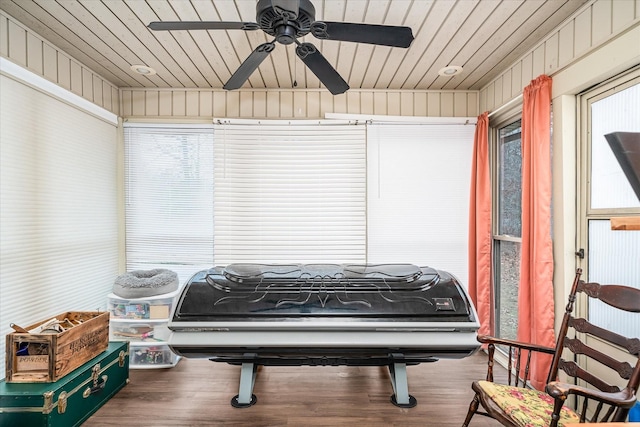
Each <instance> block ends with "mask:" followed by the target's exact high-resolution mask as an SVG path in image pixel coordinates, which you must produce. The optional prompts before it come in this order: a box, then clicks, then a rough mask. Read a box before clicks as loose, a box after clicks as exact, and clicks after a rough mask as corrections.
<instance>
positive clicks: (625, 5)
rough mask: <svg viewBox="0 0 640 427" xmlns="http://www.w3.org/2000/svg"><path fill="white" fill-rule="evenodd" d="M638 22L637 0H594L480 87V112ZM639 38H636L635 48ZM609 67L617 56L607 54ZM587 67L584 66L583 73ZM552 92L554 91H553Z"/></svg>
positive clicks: (591, 50) (492, 107) (639, 12)
mask: <svg viewBox="0 0 640 427" xmlns="http://www.w3.org/2000/svg"><path fill="white" fill-rule="evenodd" d="M639 25H640V0H595V1H593V2H590V3H587V4H586V5H585V7H583V8H581V9H580V10H579V11H578V12H576V14H574V15H573V16H572V17H571V18H570V19H568V20H567V21H566V22H564V24H563V25H561V26H559V27H558V28H556V29H555V30H554V31H553V32H552V33H551V34H549V35H547V36H546V37H545V39H544V40H542V41H541V42H540V43H539V44H538V45H537V46H536V47H534V48H533V49H532V50H531V51H529V52H527V53H526V54H525V55H524V56H523V57H522V58H520V60H518V61H516V62H515V63H513V64H511V66H509V68H507V69H506V70H505V71H504V72H503V73H501V74H500V76H498V77H497V78H496V79H494V80H493V81H492V82H491V83H489V84H488V85H487V86H485V87H483V88H482V89H481V90H480V98H479V103H480V107H479V108H480V112H484V111H492V110H495V109H496V108H498V107H500V106H501V105H504V104H506V103H507V102H508V101H510V100H512V99H514V98H515V97H517V96H518V95H520V94H522V90H523V89H524V87H525V86H527V85H528V84H529V83H530V82H531V80H533V79H535V78H536V77H538V76H539V75H541V74H546V75H549V76H553V75H554V74H557V73H560V72H562V71H563V70H564V69H566V68H568V67H570V66H571V65H573V64H574V63H576V62H578V61H579V60H580V59H582V58H584V57H586V56H588V55H589V54H590V53H592V52H593V51H594V50H595V49H597V48H599V47H602V46H603V45H605V44H606V43H609V42H610V41H611V40H612V39H614V38H616V37H618V36H620V35H622V34H624V33H625V32H627V31H629V30H630V29H631V28H634V27H638V26H639ZM638 45H640V41H636V46H635V47H636V48H637V47H638ZM610 61H611V62H610V63H609V64H607V65H608V66H609V67H612V68H613V67H614V66H615V61H616V57H615V55H610ZM589 71H590V70H584V72H585V74H587V73H589ZM554 92H555V91H554Z"/></svg>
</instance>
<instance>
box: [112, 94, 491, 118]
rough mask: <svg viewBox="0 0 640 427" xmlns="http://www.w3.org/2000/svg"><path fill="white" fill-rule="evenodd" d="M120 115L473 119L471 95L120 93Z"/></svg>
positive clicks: (474, 97)
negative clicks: (372, 116)
mask: <svg viewBox="0 0 640 427" xmlns="http://www.w3.org/2000/svg"><path fill="white" fill-rule="evenodd" d="M120 94H121V101H122V110H121V112H122V116H123V117H125V118H128V119H131V118H174V119H175V118H211V117H233V118H267V119H317V118H323V117H324V115H325V113H345V114H373V115H390V116H423V117H427V116H428V117H476V116H477V115H478V114H479V113H478V92H477V91H402V90H395V91H384V90H358V89H350V90H349V91H348V92H346V93H344V94H342V95H337V96H334V95H331V93H329V92H328V91H326V90H324V89H313V90H300V89H296V90H286V89H283V90H273V89H269V90H265V89H262V90H258V89H253V90H248V89H247V90H240V91H232V92H228V91H223V90H197V89H121V91H120Z"/></svg>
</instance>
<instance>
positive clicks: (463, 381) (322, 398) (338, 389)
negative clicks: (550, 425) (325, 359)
mask: <svg viewBox="0 0 640 427" xmlns="http://www.w3.org/2000/svg"><path fill="white" fill-rule="evenodd" d="M407 371H408V378H409V392H410V393H411V394H412V395H413V396H415V398H416V399H417V400H418V405H417V406H416V407H414V408H410V409H403V408H398V407H396V406H394V405H392V404H391V403H390V401H389V397H390V396H391V394H392V392H393V389H392V386H391V382H390V380H389V371H388V369H387V368H386V367H353V366H337V367H319V366H318V367H313V366H299V367H261V368H260V369H259V371H258V375H257V378H256V383H255V387H254V393H255V394H256V396H257V397H258V402H257V403H256V404H255V405H254V406H252V407H250V408H245V409H237V408H234V407H232V406H231V405H230V403H229V401H230V399H231V398H232V397H233V396H235V395H236V394H237V393H238V384H239V378H240V367H238V366H231V365H227V364H224V363H214V362H210V361H208V360H204V359H182V360H181V361H180V362H179V363H178V365H177V366H176V367H174V368H171V369H163V370H131V373H130V381H131V382H130V383H129V384H128V385H127V386H126V387H125V388H123V389H122V390H121V391H120V392H119V393H118V394H117V395H116V396H114V397H113V398H112V399H111V400H109V402H107V403H106V405H104V406H103V407H102V408H100V409H99V410H98V412H96V413H95V414H94V415H93V416H92V417H91V418H90V419H89V420H87V422H86V423H85V424H83V426H84V427H99V426H153V427H163V426H172V427H173V426H225V427H226V426H243V427H252V426H260V427H262V426H269V427H272V426H273V427H276V426H287V427H290V426H294V427H302V426H304V427H307V426H308V427H320V426H327V427H328V426H352V427H356V426H357V427H359V426H366V427H383V426H384V427H394V426H403V427H412V426H433V427H448V426H458V427H459V426H460V425H461V424H462V421H463V420H464V417H465V414H466V413H467V408H468V405H469V402H470V401H471V399H472V398H473V392H472V390H471V382H472V381H473V380H475V379H481V378H484V376H485V373H486V355H485V354H484V353H477V354H475V355H473V356H471V357H468V358H465V359H461V360H440V361H438V362H435V363H424V364H421V365H417V366H410V367H408V368H407ZM501 374H502V372H497V373H496V376H497V378H499V376H500V375H501ZM498 425H499V424H498V423H497V422H495V421H494V420H491V419H489V418H486V417H482V416H479V415H476V416H475V417H474V418H473V420H472V422H471V426H472V427H487V426H498Z"/></svg>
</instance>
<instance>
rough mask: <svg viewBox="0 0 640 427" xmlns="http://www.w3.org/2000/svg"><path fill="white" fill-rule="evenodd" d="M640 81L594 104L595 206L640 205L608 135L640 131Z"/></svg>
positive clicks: (592, 192) (593, 192) (593, 163)
mask: <svg viewBox="0 0 640 427" xmlns="http://www.w3.org/2000/svg"><path fill="white" fill-rule="evenodd" d="M639 117H640V84H637V85H634V86H631V87H629V88H627V89H624V90H621V91H620V92H618V93H615V94H613V95H611V96H607V97H606V98H603V99H600V100H598V101H596V102H593V103H592V104H591V208H592V209H611V208H633V207H640V200H639V199H638V197H637V196H636V194H635V192H634V191H633V188H632V187H631V184H630V183H629V180H628V179H627V178H626V176H625V174H624V171H623V169H622V167H621V166H620V164H619V163H618V161H617V160H616V157H615V155H614V154H613V151H612V150H611V147H610V146H609V143H608V142H607V140H606V138H605V135H606V134H609V133H612V132H640V119H638V118H639Z"/></svg>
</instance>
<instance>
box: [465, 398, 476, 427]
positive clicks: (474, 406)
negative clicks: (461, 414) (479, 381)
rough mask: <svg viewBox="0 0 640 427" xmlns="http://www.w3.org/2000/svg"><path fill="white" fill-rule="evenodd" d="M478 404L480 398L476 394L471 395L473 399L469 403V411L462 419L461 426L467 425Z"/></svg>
mask: <svg viewBox="0 0 640 427" xmlns="http://www.w3.org/2000/svg"><path fill="white" fill-rule="evenodd" d="M479 405H480V399H479V398H478V395H477V394H476V395H475V396H473V400H472V401H471V403H470V404H469V412H467V418H465V419H464V424H462V427H467V426H468V425H469V422H470V421H471V417H473V415H474V414H475V413H476V411H477V410H478V406H479Z"/></svg>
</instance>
